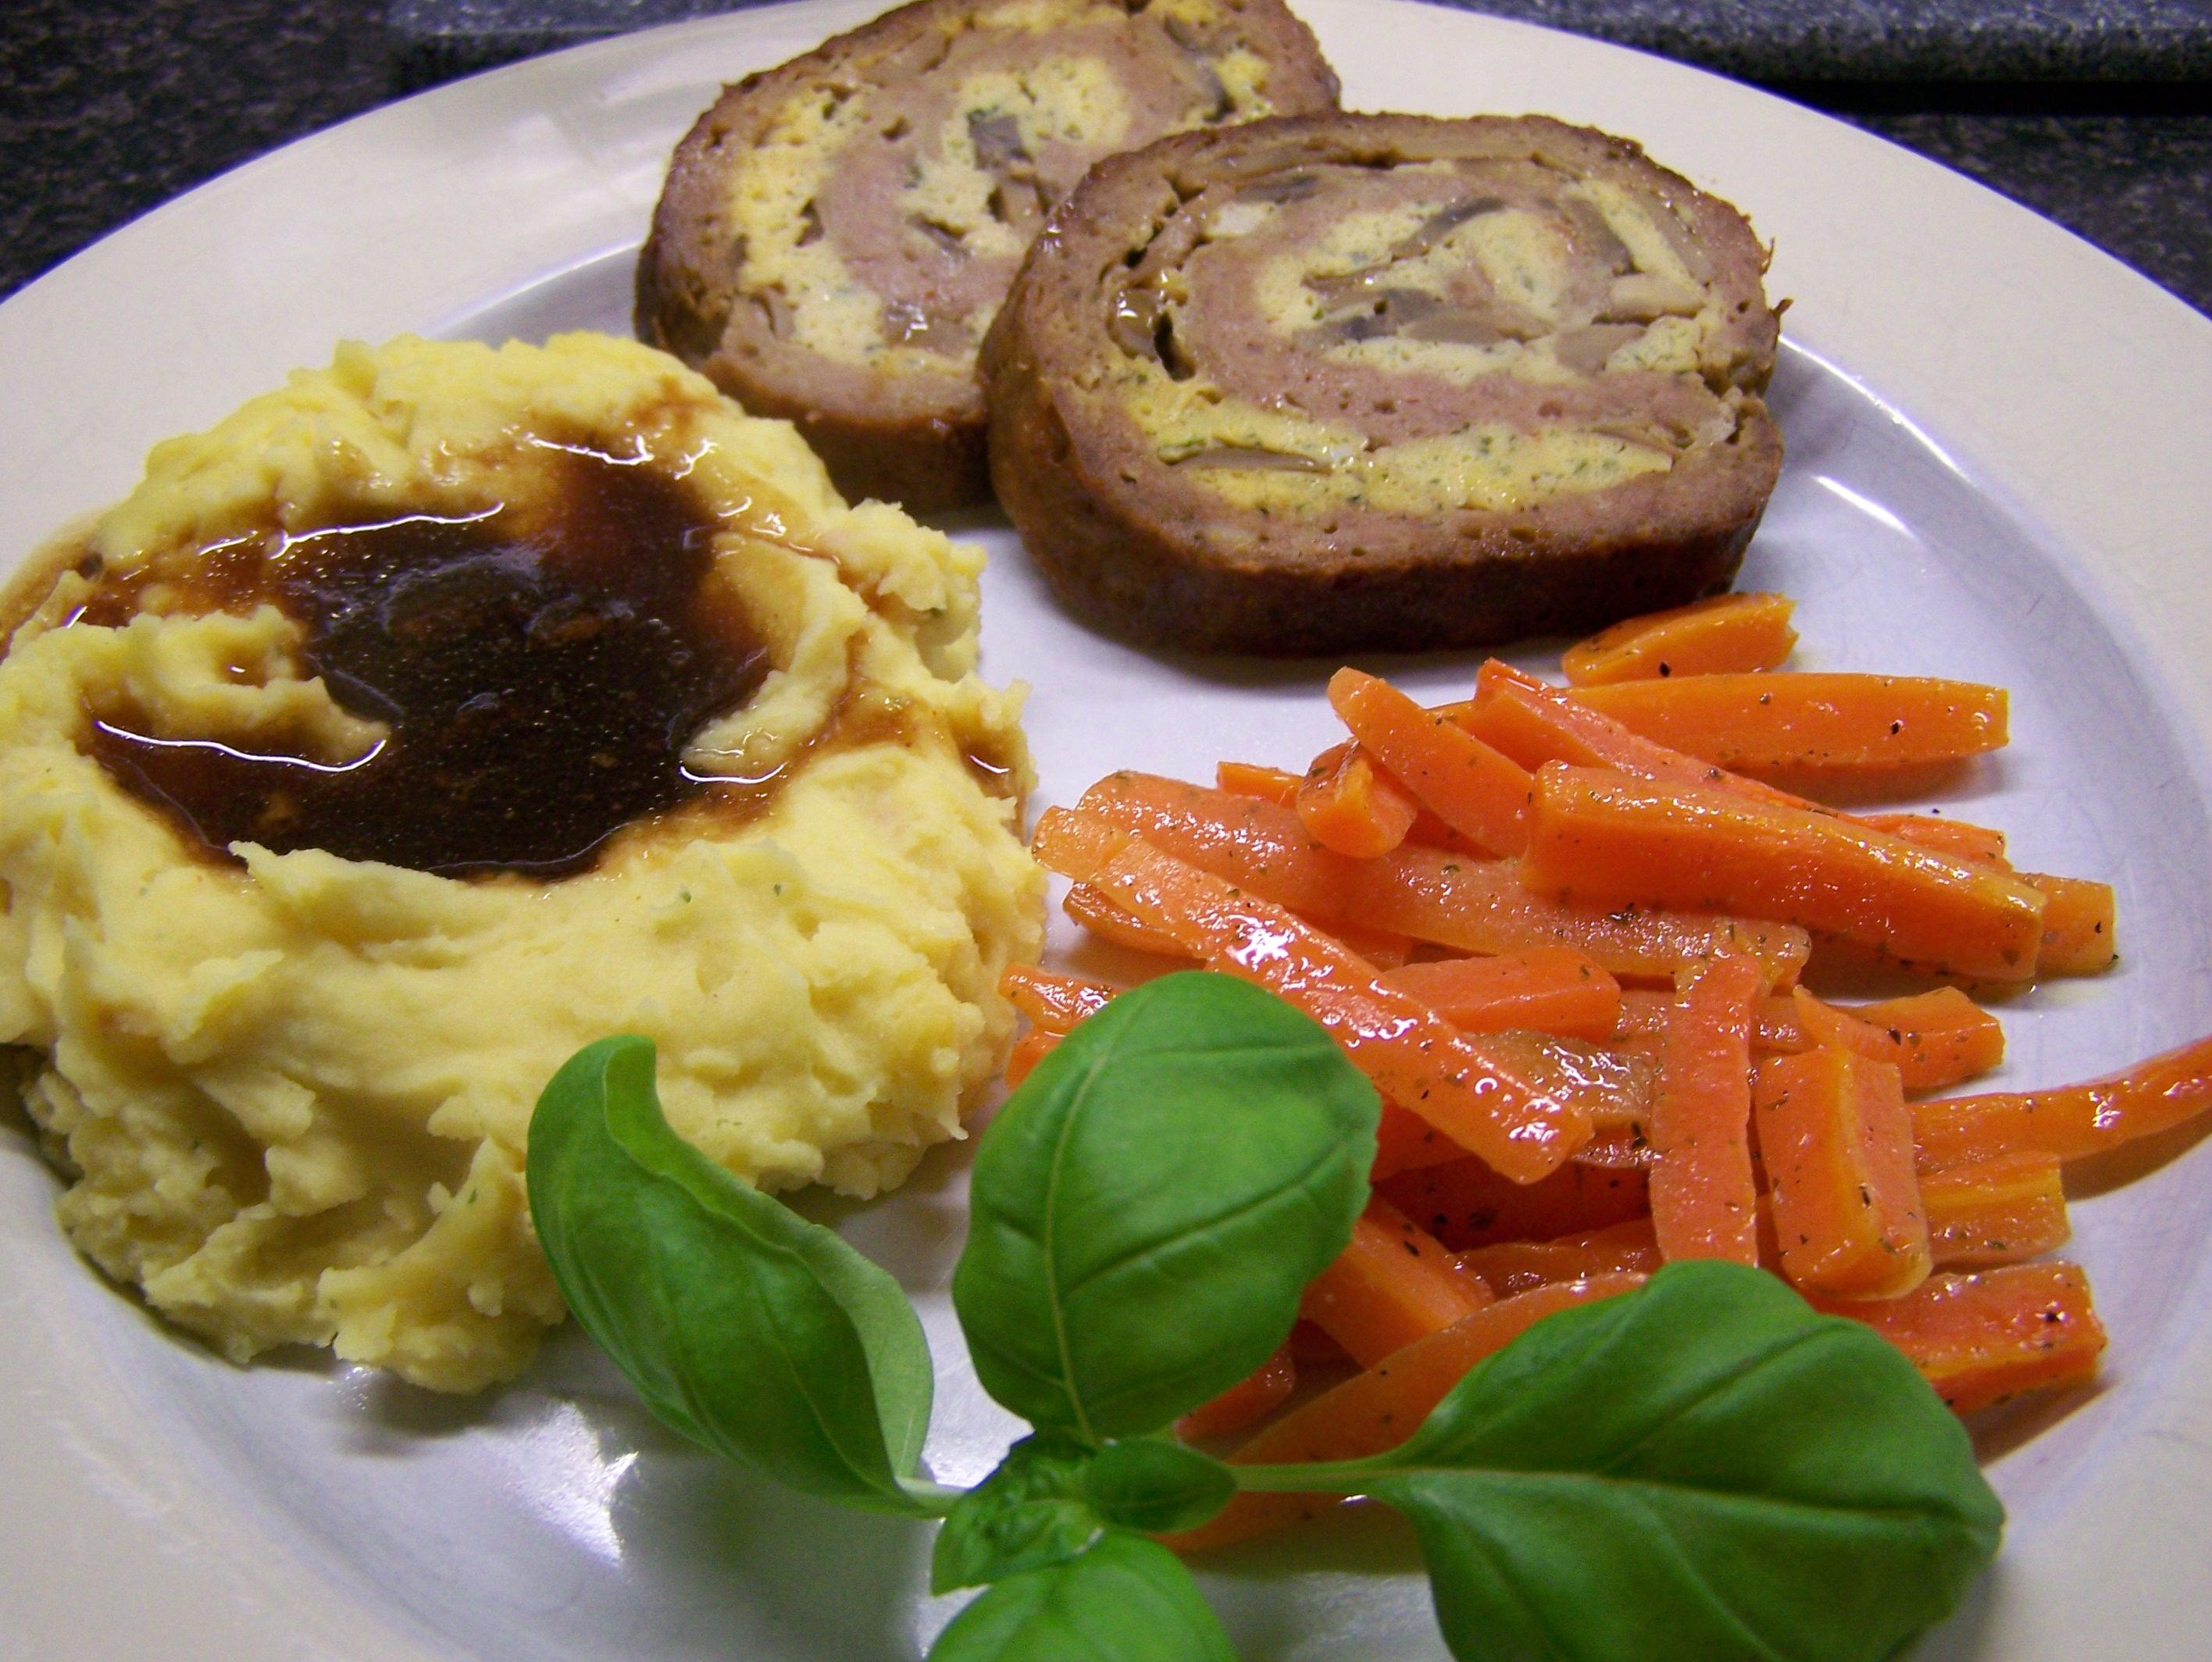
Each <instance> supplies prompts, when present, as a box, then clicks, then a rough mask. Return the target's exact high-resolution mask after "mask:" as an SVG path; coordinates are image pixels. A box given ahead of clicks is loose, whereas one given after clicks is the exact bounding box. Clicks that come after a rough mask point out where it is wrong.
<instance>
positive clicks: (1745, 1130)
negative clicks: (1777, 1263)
mask: <svg viewBox="0 0 2212 1662" xmlns="http://www.w3.org/2000/svg"><path fill="white" fill-rule="evenodd" d="M1685 983H1686V984H1685V985H1684V986H1683V988H1682V990H1681V992H1680V993H1678V994H1677V995H1676V996H1675V999H1674V1006H1673V1008H1672V1009H1671V1010H1669V1011H1668V1018H1667V1031H1666V1034H1665V1035H1664V1037H1663V1038H1662V1040H1661V1046H1660V1052H1659V1087H1658V1090H1657V1092H1656V1094H1655V1095H1654V1097H1653V1099H1652V1103H1651V1118H1650V1120H1649V1121H1648V1122H1647V1123H1646V1124H1645V1125H1644V1135H1645V1137H1647V1139H1648V1140H1649V1141H1650V1144H1651V1147H1652V1148H1653V1149H1655V1150H1656V1152H1657V1154H1658V1163H1657V1164H1656V1165H1655V1166H1653V1168H1651V1221H1652V1223H1653V1224H1654V1226H1655V1227H1656V1229H1657V1231H1658V1240H1659V1251H1660V1253H1661V1255H1662V1257H1664V1258H1665V1259H1668V1261H1669V1262H1672V1261H1674V1260H1675V1259H1688V1258H1721V1259H1732V1260H1733V1261H1735V1263H1738V1264H1748V1265H1756V1264H1758V1262H1759V1240H1758V1234H1757V1219H1758V1198H1759V1190H1758V1186H1757V1184H1756V1183H1755V1182H1754V1180H1753V1175H1752V1168H1751V1143H1750V1138H1749V1127H1750V1124H1751V1077H1750V1076H1751V1012H1752V1006H1753V1004H1755V1003H1756V1002H1757V1001H1758V998H1759V992H1760V987H1759V967H1758V966H1757V965H1756V964H1754V963H1753V962H1752V961H1750V960H1749V959H1747V958H1716V959H1714V960H1713V961H1711V963H1709V964H1707V965H1705V967H1703V968H1701V969H1696V970H1692V971H1690V972H1689V973H1688V974H1687V975H1686V977H1685Z"/></svg>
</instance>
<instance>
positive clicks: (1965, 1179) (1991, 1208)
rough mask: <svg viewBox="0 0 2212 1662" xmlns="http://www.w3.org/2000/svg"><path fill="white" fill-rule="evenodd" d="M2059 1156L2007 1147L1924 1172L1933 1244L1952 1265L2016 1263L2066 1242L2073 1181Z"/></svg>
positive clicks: (1945, 1264)
mask: <svg viewBox="0 0 2212 1662" xmlns="http://www.w3.org/2000/svg"><path fill="white" fill-rule="evenodd" d="M2058 1167H2059V1162H2058V1160H2057V1156H2054V1155H2048V1154H2044V1153H2041V1152H2039V1151H2038V1150H2034V1149H2024V1150H2022V1151H2021V1152H2020V1153H2018V1154H2001V1155H1998V1156H1996V1157H1995V1158H1994V1159H1990V1160H1983V1161H1978V1162H1975V1163H1974V1164H1972V1165H1971V1166H1948V1167H1946V1168H1943V1169H1942V1170H1941V1171H1923V1172H1922V1173H1921V1174H1920V1204H1921V1208H1922V1210H1923V1211H1925V1212H1926V1213H1927V1214H1928V1246H1929V1252H1930V1253H1933V1255H1934V1257H1935V1260H1936V1264H1937V1265H1940V1266H1942V1268H1945V1269H1953V1270H1957V1269H1979V1268H1984V1267H1986V1266H1988V1265H1998V1264H2017V1263H2019V1262H2020V1261H2021V1259H2031V1258H2036V1257H2039V1256H2040V1255H2041V1254H2043V1253H2048V1252H2051V1250H2053V1249H2054V1248H2056V1247H2059V1246H2064V1245H2065V1244H2066V1238H2067V1236H2068V1235H2069V1234H2071V1233H2072V1226H2071V1225H2070V1224H2069V1222H2068V1220H2067V1216H2066V1186H2065V1184H2064V1183H2063V1181H2062V1180H2061V1179H2060V1176H2059V1169H2058Z"/></svg>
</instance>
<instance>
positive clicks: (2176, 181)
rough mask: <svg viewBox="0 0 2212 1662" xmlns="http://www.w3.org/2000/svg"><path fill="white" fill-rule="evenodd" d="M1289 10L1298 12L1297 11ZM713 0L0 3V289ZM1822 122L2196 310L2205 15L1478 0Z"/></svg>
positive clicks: (2179, 2)
mask: <svg viewBox="0 0 2212 1662" xmlns="http://www.w3.org/2000/svg"><path fill="white" fill-rule="evenodd" d="M1293 4H1295V0H1293ZM724 9H731V8H730V7H729V6H728V5H727V4H726V3H724V0H390V3H389V4H388V5H387V4H386V3H384V0H132V3H116V0H107V3H89V4H88V3H82V0H0V180H5V181H6V183H5V185H4V187H0V188H4V191H5V196H4V198H0V204H4V205H0V295H4V294H9V293H12V292H14V290H15V289H16V288H20V287H21V286H22V285H23V284H24V283H25V282H29V281H30V280H31V279H32V278H33V277H35V276H38V275H40V273H41V272H43V271H46V270H49V269H50V268H51V267H52V266H54V265H56V264H58V263H59V262H61V261H62V260H64V259H65V258H68V257H69V256H70V254H72V253H74V252H76V250H78V249H79V248H82V247H83V246H85V245H86V244H87V243H88V242H91V241H92V240H94V239H96V238H97V237H99V236H100V235H101V234H104V233H105V232H106V231H108V230H111V229H112V228H113V227H116V226H118V225H120V224H122V223H124V222H125V221H128V220H130V219H131V218H133V217H134V216H136V215H138V214H141V213H143V212H144V211H145V210H146V209H149V208H152V207H155V206H156V205H158V204H159V203H162V202H164V201H166V200H167V199H168V198H169V197H173V196H174V195H176V194H178V193H179V191H185V190H188V189H190V188H191V186H192V185H197V184H198V183H199V182H201V181H202V180H204V179H209V178H211V177H213V176H214V175H215V174H216V173H221V172H222V171H224V170H225V169H226V168H228V167H234V166H235V165H236V164H237V163H239V162H240V161H246V160H247V159H249V158H250V157H252V156H254V155H258V154H259V153H260V152H262V151H264V150H266V149H271V148H273V147H274V146H276V145H278V144H282V143H285V142H286V141H288V140H290V139H293V138H297V137H299V136H301V135H303V134H306V133H309V132H313V131H314V130H316V129H318V128H320V127H325V126H328V125H330V124H332V123H334V122H337V121H341V120H343V119H344V118H346V117H348V116H350V115H355V114H357V113H359V112H362V111H363V110H367V109H370V108H373V107H374V106H376V105H378V104H381V103H384V102H386V101H388V100H391V99H392V98H396V97H398V96H401V95H403V94H406V93H408V92H411V91H416V90H419V89H421V88H423V87H426V86H429V85H434V84H435V83H436V82H439V81H441V80H445V79H449V78H451V77H452V76H454V75H457V74H462V73H466V72H469V71H471V70H477V69H482V68H485V67H487V66H489V65H491V64H498V63H503V62H507V61H510V60H512V59H513V58H519V57H522V56H525V55H526V54H528V53H530V52H538V51H544V50H547V49H550V48H551V47H555V46H559V45H572V44H574V43H575V42H577V41H580V40H583V39H592V38H593V37H595V36H598V35H603V34H607V33H615V32H617V31H618V30H620V29H622V28H625V27H642V26H644V25H647V24H650V23H653V22H664V21H671V20H674V19H677V18H681V17H689V16H696V15H703V14H706V13H708V12H712V11H717V10H724ZM1471 9H1478V10H1486V11H1492V12H1497V13H1500V14H1503V15H1509V16H1515V17H1520V18H1524V19H1528V20H1529V21H1539V22H1548V23H1553V24H1557V25H1559V26H1561V27H1571V28H1575V29H1577V30H1579V31H1581V32H1583V33H1592V34H1598V35H1601V36H1604V37H1605V38H1607V39H1614V40H1618V41H1620V42H1622V43H1623V44H1626V45H1634V46H1638V47H1642V48H1644V49H1645V50H1650V51H1659V52H1667V53H1668V54H1669V55H1672V56H1675V57H1680V58H1687V59H1689V60H1691V61H1692V62H1696V63H1700V64H1705V65H1707V66H1709V67H1711V68H1715V69H1718V70H1723V72H1725V73H1728V74H1731V75H1735V76H1740V77H1742V78H1745V79H1750V80H1755V81H1759V82H1763V83H1765V84H1766V85H1768V86H1771V87H1773V88H1776V89H1777V90H1778V91H1780V92H1783V93H1784V94H1786V95H1788V96H1790V97H1792V98H1796V99H1799V100H1802V101H1805V102H1808V103H1812V104H1815V105H1818V106H1820V107H1822V108H1825V109H1828V110H1831V111H1832V112H1836V113H1838V114H1839V115H1842V116H1844V118H1847V119H1850V120H1852V121H1855V122H1857V123H1858V124H1861V125H1863V126H1866V127H1869V128H1871V129H1873V130H1875V131H1876V132H1880V133H1882V134H1884V135H1885V136H1888V137H1891V138H1894V139H1896V140H1898V141H1899V143H1905V144H1908V145H1910V146H1911V147H1912V148H1914V149H1918V150H1921V151H1923V152H1924V153H1926V154H1927V155H1932V156H1934V157H1936V159H1937V160H1939V161H1944V162H1946V163H1948V164H1949V165H1950V166H1952V167H1957V168H1959V169H1960V170H1961V171H1963V172H1965V173H1969V174H1971V175H1972V176H1973V177H1974V178H1976V179H1980V180H1982V181H1983V182H1984V183H1985V184H1988V185H1991V186H1993V187H1995V188H1996V189H1997V190H1999V191H2003V192H2004V193H2005V194H2006V195H2008V196H2010V197H2015V199H2017V200H2019V201H2021V202H2024V203H2027V204H2028V205H2029V206H2030V207H2033V208H2034V209H2037V210H2039V212H2042V213H2045V214H2047V215H2050V216H2051V217H2052V218H2053V219H2056V220H2057V221H2060V222H2061V223H2063V224H2065V225H2067V226H2069V227H2072V228H2073V229H2075V230H2076V231H2078V232H2080V233H2081V234H2082V235H2084V236H2086V237H2087V238H2088V239H2089V240H2092V241H2093V242H2095V243H2098V244H2099V245H2100V246H2103V247H2105V248H2106V249H2109V250H2110V251H2111V252H2113V253H2115V254H2117V255H2118V256H2119V257H2120V258H2122V259H2124V260H2126V261H2128V262H2129V263H2130V264H2132V265H2134V266H2136V268H2137V269H2139V270H2142V271H2144V272H2145V273H2147V274H2148V276H2151V277H2152V278H2154V280H2156V281H2157V282H2160V283H2162V284H2164V285H2165V286H2166V288H2169V289H2172V291H2173V292H2175V293H2176V294H2180V295H2181V296H2182V297H2183V298H2184V299H2185V300H2189V301H2191V303H2192V304H2193V305H2195V306H2197V307H2199V308H2200V309H2203V310H2208V311H2212V0H1480V3H1479V4H1475V5H1473V6H1472V7H1471Z"/></svg>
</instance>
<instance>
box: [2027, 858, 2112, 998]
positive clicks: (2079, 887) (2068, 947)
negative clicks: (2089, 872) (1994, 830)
mask: <svg viewBox="0 0 2212 1662" xmlns="http://www.w3.org/2000/svg"><path fill="white" fill-rule="evenodd" d="M2020 880H2021V882H2022V883H2026V884H2027V886H2028V887H2029V888H2031V889H2040V890H2041V891H2042V894H2043V900H2044V907H2043V944H2042V946H2041V947H2040V948H2039V949H2038V950H2037V952H2036V955H2035V969H2036V974H2039V975H2094V974H2097V973H2098V972H2099V971H2100V970H2105V969H2110V968H2111V967H2112V962H2113V961H2114V960H2115V959H2116V958H2117V957H2118V955H2119V949H2118V943H2116V942H2115V941H2114V939H2113V937H2112V924H2113V895H2112V884H2110V883H2092V882H2089V881H2088V880H2087V879H2085V878H2081V877H2051V876H2044V875H2043V874H2042V873H2040V872H2037V871H2023V872H2021V874H2020Z"/></svg>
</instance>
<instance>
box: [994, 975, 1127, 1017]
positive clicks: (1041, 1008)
mask: <svg viewBox="0 0 2212 1662" xmlns="http://www.w3.org/2000/svg"><path fill="white" fill-rule="evenodd" d="M999 991H1000V993H1002V994H1003V995H1004V996H1005V997H1006V1000H1007V1001H1008V1002H1009V1003H1010V1004H1012V1005H1013V1007H1014V1008H1015V1009H1016V1010H1019V1011H1021V1013H1022V1014H1023V1015H1024V1016H1028V1017H1029V1018H1030V1021H1031V1022H1034V1023H1035V1024H1036V1026H1037V1027H1038V1028H1041V1029H1042V1030H1043V1031H1044V1032H1046V1033H1066V1032H1067V1031H1068V1030H1069V1029H1070V1028H1073V1027H1074V1025H1075V1024H1076V1023H1077V1022H1080V1021H1081V1020H1083V1018H1084V1017H1085V1016H1096V1015H1097V1013H1098V1012H1099V1011H1100V1010H1103V1009H1105V1008H1106V1006H1107V1005H1108V1004H1110V1003H1111V1002H1112V1001H1113V998H1114V994H1115V992H1117V991H1118V989H1117V988H1115V987H1110V986H1107V985H1106V983H1105V982H1103V981H1094V980H1091V978H1090V977H1089V976H1087V975H1063V974H1059V973H1058V972H1056V971H1054V970H1049V969H1042V968H1040V967H1037V966H1036V965H1035V964H1008V965H1007V966H1006V973H1005V974H1002V975H1001V976H1000V977H999Z"/></svg>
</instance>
